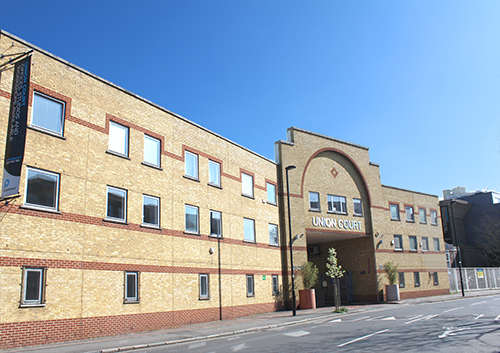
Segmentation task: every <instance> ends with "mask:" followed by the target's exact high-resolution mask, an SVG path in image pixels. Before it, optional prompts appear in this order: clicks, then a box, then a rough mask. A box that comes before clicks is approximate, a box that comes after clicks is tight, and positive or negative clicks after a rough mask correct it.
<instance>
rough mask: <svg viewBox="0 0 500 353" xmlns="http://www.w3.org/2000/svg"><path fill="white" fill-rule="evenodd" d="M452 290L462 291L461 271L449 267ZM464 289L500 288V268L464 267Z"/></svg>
mask: <svg viewBox="0 0 500 353" xmlns="http://www.w3.org/2000/svg"><path fill="white" fill-rule="evenodd" d="M448 277H449V279H450V292H451V293H455V292H461V291H462V288H461V287H460V271H459V269H458V268H449V269H448ZM462 278H463V282H464V291H472V290H485V289H500V268H499V267H489V268H470V267H467V268H465V267H462Z"/></svg>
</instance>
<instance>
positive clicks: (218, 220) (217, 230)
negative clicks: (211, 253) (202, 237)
mask: <svg viewBox="0 0 500 353" xmlns="http://www.w3.org/2000/svg"><path fill="white" fill-rule="evenodd" d="M210 235H211V236H213V237H218V238H220V237H222V214H221V213H220V212H217V211H210Z"/></svg>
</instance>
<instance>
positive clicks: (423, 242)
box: [422, 237, 429, 251]
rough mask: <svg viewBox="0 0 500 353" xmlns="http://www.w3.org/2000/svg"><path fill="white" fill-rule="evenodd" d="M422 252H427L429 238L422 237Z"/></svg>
mask: <svg viewBox="0 0 500 353" xmlns="http://www.w3.org/2000/svg"><path fill="white" fill-rule="evenodd" d="M422 251H429V238H427V237H422Z"/></svg>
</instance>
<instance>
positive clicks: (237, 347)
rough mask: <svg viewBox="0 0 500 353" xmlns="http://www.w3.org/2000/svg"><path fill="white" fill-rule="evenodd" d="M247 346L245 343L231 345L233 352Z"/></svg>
mask: <svg viewBox="0 0 500 353" xmlns="http://www.w3.org/2000/svg"><path fill="white" fill-rule="evenodd" d="M245 348H248V346H247V345H246V344H245V343H242V344H239V345H237V346H233V347H232V350H233V352H238V351H241V350H242V349H245Z"/></svg>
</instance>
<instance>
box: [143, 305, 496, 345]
mask: <svg viewBox="0 0 500 353" xmlns="http://www.w3.org/2000/svg"><path fill="white" fill-rule="evenodd" d="M134 352H148V353H150V352H193V353H201V352H203V353H208V352H217V353H219V352H220V353H224V352H419V353H422V352H453V353H461V352H467V353H469V352H473V353H480V352H497V353H498V352H500V295H494V296H488V297H475V298H465V299H460V300H452V301H446V302H434V303H420V304H403V305H394V306H390V305H389V306H384V307H383V308H376V309H373V308H372V309H368V310H365V311H362V312H357V313H354V314H345V315H343V316H341V317H337V318H335V319H332V318H328V319H326V318H321V319H318V320H313V321H309V322H306V323H303V324H299V325H293V326H285V327H278V328H275V329H269V330H263V331H256V332H252V333H246V334H241V335H234V336H228V337H222V338H217V339H207V340H202V341H196V342H190V343H183V344H177V345H171V346H163V347H159V348H148V349H139V350H135V351H134Z"/></svg>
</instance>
